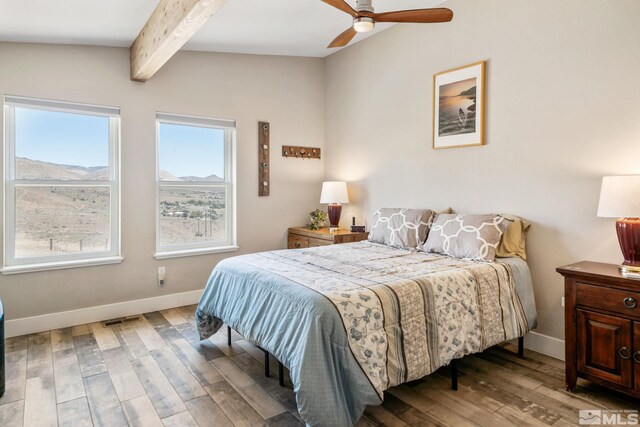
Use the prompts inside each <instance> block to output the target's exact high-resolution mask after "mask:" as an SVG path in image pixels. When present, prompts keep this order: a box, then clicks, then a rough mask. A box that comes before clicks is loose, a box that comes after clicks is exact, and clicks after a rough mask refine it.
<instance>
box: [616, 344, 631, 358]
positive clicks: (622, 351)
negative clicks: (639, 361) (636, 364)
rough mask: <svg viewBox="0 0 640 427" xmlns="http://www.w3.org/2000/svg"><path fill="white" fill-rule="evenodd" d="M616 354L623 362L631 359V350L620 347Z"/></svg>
mask: <svg viewBox="0 0 640 427" xmlns="http://www.w3.org/2000/svg"><path fill="white" fill-rule="evenodd" d="M618 354H619V355H620V357H621V358H623V359H624V360H627V359H631V350H629V348H628V347H622V348H621V349H620V350H618Z"/></svg>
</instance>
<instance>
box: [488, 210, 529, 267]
mask: <svg viewBox="0 0 640 427" xmlns="http://www.w3.org/2000/svg"><path fill="white" fill-rule="evenodd" d="M502 216H503V217H505V218H506V219H507V223H508V224H509V225H508V227H507V229H506V231H505V232H504V234H503V235H502V238H501V239H500V243H499V244H498V248H497V249H496V257H497V258H510V257H515V256H519V257H520V258H522V259H524V260H526V259H527V253H526V251H525V243H526V239H527V233H528V232H529V227H531V224H530V223H528V222H527V221H525V220H523V219H522V218H518V217H517V216H513V215H502Z"/></svg>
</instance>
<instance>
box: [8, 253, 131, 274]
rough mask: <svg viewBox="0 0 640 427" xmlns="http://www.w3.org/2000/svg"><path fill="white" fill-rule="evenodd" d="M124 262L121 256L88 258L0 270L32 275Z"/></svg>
mask: <svg viewBox="0 0 640 427" xmlns="http://www.w3.org/2000/svg"><path fill="white" fill-rule="evenodd" d="M123 260H124V258H123V257H121V256H112V257H105V258H90V259H82V260H74V261H57V262H44V263H41V264H25V265H10V266H7V267H4V268H3V269H0V273H2V274H5V275H6V274H18V273H32V272H36V271H49V270H61V269H63V268H76V267H93V266H96V265H108V264H120V263H121V262H122V261H123Z"/></svg>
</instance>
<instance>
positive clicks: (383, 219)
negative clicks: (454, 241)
mask: <svg viewBox="0 0 640 427" xmlns="http://www.w3.org/2000/svg"><path fill="white" fill-rule="evenodd" d="M433 216H434V214H433V211H432V210H431V209H391V208H383V209H380V210H379V211H377V212H375V213H374V214H373V219H374V220H375V224H374V225H373V227H371V231H369V241H371V242H376V243H383V244H385V245H389V246H395V247H397V248H404V249H415V248H417V247H418V246H420V245H422V243H423V242H424V241H425V240H426V239H427V234H428V233H429V227H430V226H431V221H432V220H433Z"/></svg>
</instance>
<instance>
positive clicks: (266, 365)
mask: <svg viewBox="0 0 640 427" xmlns="http://www.w3.org/2000/svg"><path fill="white" fill-rule="evenodd" d="M260 350H262V351H264V376H265V377H269V374H270V372H269V352H268V351H267V350H264V349H260Z"/></svg>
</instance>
